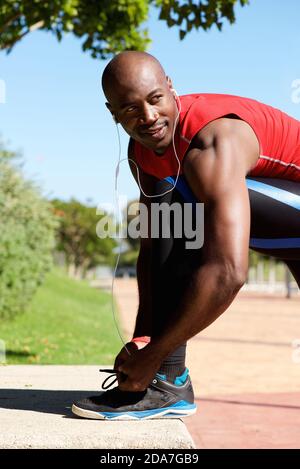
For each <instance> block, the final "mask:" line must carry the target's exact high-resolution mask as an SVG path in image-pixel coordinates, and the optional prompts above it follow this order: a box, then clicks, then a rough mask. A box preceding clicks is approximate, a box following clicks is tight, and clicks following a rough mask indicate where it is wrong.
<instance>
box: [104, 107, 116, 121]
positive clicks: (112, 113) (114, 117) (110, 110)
mask: <svg viewBox="0 0 300 469" xmlns="http://www.w3.org/2000/svg"><path fill="white" fill-rule="evenodd" d="M105 106H106V107H107V109H108V110H109V112H110V113H111V115H112V118H113V120H114V121H115V123H116V124H118V120H117V118H116V116H115V114H114V111H113V110H112V107H111V105H110V104H109V103H105Z"/></svg>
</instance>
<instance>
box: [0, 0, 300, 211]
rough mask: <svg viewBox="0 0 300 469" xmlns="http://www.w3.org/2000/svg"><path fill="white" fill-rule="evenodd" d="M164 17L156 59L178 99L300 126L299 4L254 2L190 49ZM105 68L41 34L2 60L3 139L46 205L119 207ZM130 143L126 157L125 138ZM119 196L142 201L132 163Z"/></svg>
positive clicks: (196, 38) (197, 35) (192, 40)
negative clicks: (229, 97) (271, 115)
mask: <svg viewBox="0 0 300 469" xmlns="http://www.w3.org/2000/svg"><path fill="white" fill-rule="evenodd" d="M157 17H158V12H157V11H156V10H152V11H151V17H150V20H149V28H150V34H151V37H152V39H153V43H152V46H151V47H150V48H149V52H150V53H152V54H153V55H155V56H156V57H157V58H158V59H159V60H160V61H161V63H162V64H163V66H164V67H165V70H166V72H167V74H169V75H170V76H171V77H172V79H173V84H174V85H175V88H176V89H177V92H178V93H179V94H187V93H195V92H206V93H207V92H211V93H229V94H236V95H240V96H248V97H251V98H255V99H258V100H260V101H262V102H265V103H267V104H271V105H273V106H275V107H278V108H280V109H282V110H283V111H285V112H287V113H288V114H290V115H292V116H294V117H295V118H297V119H300V104H296V103H294V102H293V101H292V99H291V95H292V88H291V84H292V82H293V80H296V79H299V78H300V60H299V57H300V51H299V44H300V30H299V17H300V3H299V1H298V0H287V1H286V2H282V1H280V0H273V1H272V0H252V1H251V2H250V5H249V6H245V7H243V8H242V7H240V6H238V7H237V8H236V23H235V24H234V25H230V24H228V23H225V24H224V26H223V31H222V32H221V33H220V32H219V31H218V30H217V29H216V28H215V27H213V29H212V30H211V31H209V32H204V31H199V32H193V33H191V34H189V35H188V36H187V37H186V39H185V40H184V41H179V39H178V32H177V30H176V29H175V28H172V29H168V28H167V26H166V25H165V24H164V23H163V22H161V21H158V19H157ZM106 64H107V61H96V60H94V59H92V58H91V57H90V56H89V54H88V53H83V52H82V51H81V46H80V41H78V40H76V39H75V38H73V37H72V36H71V35H70V36H68V37H65V39H63V41H62V42H61V43H58V42H57V41H56V39H55V38H54V36H52V35H51V34H47V33H42V32H39V31H37V32H35V33H33V34H32V35H31V36H28V37H26V38H25V39H24V40H23V41H22V42H21V43H20V44H19V45H17V46H16V48H15V50H13V52H12V53H11V54H9V55H8V56H7V55H6V54H4V53H3V52H2V53H1V54H0V80H4V82H5V84H6V103H5V104H0V133H1V135H2V138H3V139H4V141H6V142H8V143H9V147H10V148H11V149H17V150H21V151H22V153H23V157H24V162H25V166H24V168H25V172H26V175H27V176H28V177H30V178H32V179H34V180H35V181H37V182H38V183H39V184H40V186H41V187H42V190H43V193H44V194H45V195H46V196H47V197H59V198H62V199H65V200H68V199H69V198H70V197H75V198H77V199H78V200H80V201H82V202H86V201H87V200H88V199H90V200H91V201H92V202H93V203H94V204H102V203H109V202H112V201H113V194H114V192H113V187H114V168H115V164H116V162H117V158H118V141H117V134H116V129H115V125H114V123H113V121H112V119H111V118H110V115H109V113H108V111H107V110H106V108H105V105H104V102H105V101H104V97H103V96H102V92H101V88H100V77H101V74H102V71H103V69H104V67H105V65H106ZM121 140H122V157H125V156H126V150H127V141H128V138H127V135H126V134H125V133H122V136H121ZM119 191H120V193H121V194H125V195H127V197H128V198H129V199H131V198H133V197H137V195H138V193H139V191H138V189H137V186H136V183H135V182H134V180H133V178H132V176H131V174H130V172H129V169H128V167H127V163H125V162H124V163H122V165H121V168H120V182H119Z"/></svg>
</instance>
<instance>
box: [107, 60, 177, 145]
mask: <svg viewBox="0 0 300 469" xmlns="http://www.w3.org/2000/svg"><path fill="white" fill-rule="evenodd" d="M102 88H103V92H104V94H105V96H106V98H107V103H106V106H107V108H108V109H109V111H110V112H111V114H112V115H113V117H114V119H115V122H117V123H120V124H121V125H122V127H123V128H124V130H125V131H126V132H127V133H128V134H129V135H130V136H131V137H132V138H133V139H134V140H136V141H138V142H140V143H142V144H143V145H144V146H146V147H148V148H151V149H153V150H154V151H155V152H156V153H163V152H164V151H165V150H166V148H167V147H168V145H170V143H171V141H172V132H173V128H174V125H175V119H176V116H177V114H178V109H177V104H176V97H175V94H174V90H173V89H172V82H171V80H170V78H169V77H167V76H166V74H165V71H164V69H163V67H162V66H161V64H160V63H159V61H158V60H157V59H156V58H155V57H153V56H152V55H150V54H147V53H146V52H136V51H126V52H122V53H120V54H118V55H116V56H115V57H114V58H113V59H112V60H111V61H110V62H109V63H108V65H107V66H106V68H105V70H104V72H103V75H102Z"/></svg>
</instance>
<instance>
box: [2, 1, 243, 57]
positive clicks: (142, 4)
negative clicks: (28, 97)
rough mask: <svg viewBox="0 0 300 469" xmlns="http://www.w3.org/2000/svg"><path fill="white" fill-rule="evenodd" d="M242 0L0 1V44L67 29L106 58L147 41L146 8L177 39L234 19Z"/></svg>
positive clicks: (6, 47) (4, 46) (94, 54)
mask: <svg viewBox="0 0 300 469" xmlns="http://www.w3.org/2000/svg"><path fill="white" fill-rule="evenodd" d="M237 2H239V3H240V4H241V5H242V6H244V5H246V4H248V0H201V1H200V0H198V1H193V0H51V1H46V2H45V1H43V0H2V1H1V3H0V48H1V49H4V50H6V51H7V52H10V51H11V50H12V49H13V47H14V46H15V45H16V44H17V43H18V42H19V41H20V40H21V39H22V38H23V37H24V36H26V35H27V34H29V33H30V32H32V31H34V30H36V29H39V30H42V31H50V32H51V33H53V34H54V35H55V36H56V37H57V39H58V40H59V41H60V40H61V39H62V37H63V35H64V34H66V33H72V34H74V35H75V36H76V37H77V38H80V39H81V40H82V41H83V42H82V49H83V50H84V51H86V50H87V51H89V52H90V53H91V55H92V57H93V58H102V59H104V58H108V57H110V56H112V55H113V54H115V53H117V52H121V51H123V50H145V49H146V48H147V46H148V44H149V43H150V39H149V35H148V30H147V28H146V27H144V25H143V23H145V21H146V20H147V19H148V15H149V9H150V6H154V7H156V8H157V9H158V11H159V19H160V20H162V21H165V22H166V23H167V26H168V27H172V26H177V27H179V35H180V39H183V38H184V37H185V35H186V34H187V33H188V32H190V31H192V30H193V29H199V28H202V29H204V30H207V29H210V28H211V27H212V26H213V25H216V26H217V28H218V29H219V30H221V29H222V25H223V19H227V20H228V21H229V22H230V23H234V21H235V14H234V7H235V4H236V3H237Z"/></svg>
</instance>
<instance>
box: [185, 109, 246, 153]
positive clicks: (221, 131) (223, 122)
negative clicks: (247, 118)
mask: <svg viewBox="0 0 300 469" xmlns="http://www.w3.org/2000/svg"><path fill="white" fill-rule="evenodd" d="M243 122H244V121H242V120H241V119H240V118H239V117H238V116H236V115H234V114H228V115H227V116H224V117H220V118H218V119H215V120H212V121H210V122H208V124H206V125H205V126H204V127H203V128H202V129H200V130H199V132H197V134H196V135H195V137H194V138H193V141H192V146H198V147H199V148H207V147H209V146H211V145H213V144H214V142H216V140H217V139H218V138H221V137H222V138H225V137H229V138H233V137H234V136H237V135H238V133H239V131H240V130H241V127H243V126H244V125H245V123H243Z"/></svg>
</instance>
